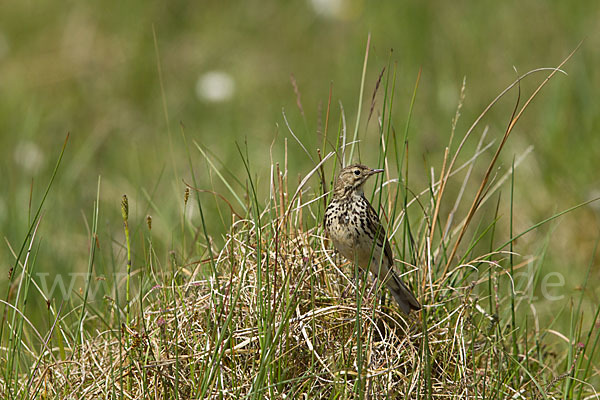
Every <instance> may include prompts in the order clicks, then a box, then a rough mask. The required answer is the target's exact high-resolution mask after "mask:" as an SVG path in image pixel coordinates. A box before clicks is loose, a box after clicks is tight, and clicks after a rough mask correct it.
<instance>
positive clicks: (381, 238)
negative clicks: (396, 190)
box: [367, 202, 394, 266]
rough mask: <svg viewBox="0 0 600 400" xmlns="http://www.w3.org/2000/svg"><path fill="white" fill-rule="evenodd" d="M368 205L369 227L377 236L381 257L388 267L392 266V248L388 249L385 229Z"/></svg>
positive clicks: (388, 243)
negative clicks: (381, 251)
mask: <svg viewBox="0 0 600 400" xmlns="http://www.w3.org/2000/svg"><path fill="white" fill-rule="evenodd" d="M367 204H368V205H369V207H368V209H367V216H368V220H369V221H370V224H371V226H372V227H373V229H374V231H375V234H376V235H377V244H378V245H380V246H382V247H383V256H384V257H385V260H386V261H387V263H388V265H389V266H392V265H393V264H394V255H393V254H392V248H391V247H390V242H389V241H388V239H387V236H386V234H385V228H384V227H383V225H381V221H380V219H379V216H378V215H377V212H376V211H375V209H374V208H373V206H372V205H371V203H369V202H367ZM377 262H379V261H377Z"/></svg>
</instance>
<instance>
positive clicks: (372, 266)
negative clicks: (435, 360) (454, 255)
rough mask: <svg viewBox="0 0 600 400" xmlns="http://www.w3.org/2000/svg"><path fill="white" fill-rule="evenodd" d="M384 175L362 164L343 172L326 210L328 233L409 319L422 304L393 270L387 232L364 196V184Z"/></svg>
mask: <svg viewBox="0 0 600 400" xmlns="http://www.w3.org/2000/svg"><path fill="white" fill-rule="evenodd" d="M383 171H384V170H383V169H371V168H369V167H367V166H365V165H362V164H352V165H349V166H347V167H345V168H343V169H342V170H341V171H340V173H339V175H338V177H337V178H336V180H335V185H334V187H333V196H332V198H331V201H330V202H329V205H328V206H327V209H326V210H325V231H326V233H327V235H328V236H329V239H330V240H331V242H332V243H333V245H334V247H335V248H336V249H337V251H338V252H339V253H340V254H341V255H342V256H344V257H345V258H346V259H348V260H349V261H356V263H357V264H358V266H359V267H361V268H362V269H367V268H368V269H369V270H370V271H371V272H372V273H373V275H374V276H375V277H376V278H377V279H380V280H382V281H383V284H384V285H385V287H387V288H388V289H389V290H390V292H391V293H392V296H393V297H394V299H395V300H396V302H397V303H398V306H399V307H400V309H401V310H402V312H404V313H405V314H407V315H408V314H410V312H411V311H412V310H420V309H421V304H420V303H419V301H418V300H417V298H416V297H415V295H414V294H413V293H412V291H411V290H410V288H409V287H408V286H407V285H406V284H405V283H404V282H402V280H401V279H400V276H399V275H398V272H397V271H396V269H395V268H394V257H393V254H392V249H391V247H390V243H389V242H388V239H387V237H386V233H385V229H384V228H383V226H382V225H381V221H380V220H379V216H378V215H377V212H376V211H375V210H374V209H373V206H372V205H371V203H369V201H368V200H367V199H366V197H365V193H364V184H365V182H366V181H367V180H368V179H369V178H370V177H371V176H373V175H375V174H378V173H381V172H383ZM382 252H383V256H382V254H381V253H382Z"/></svg>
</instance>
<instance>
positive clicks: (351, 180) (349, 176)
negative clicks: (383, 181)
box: [334, 164, 383, 196]
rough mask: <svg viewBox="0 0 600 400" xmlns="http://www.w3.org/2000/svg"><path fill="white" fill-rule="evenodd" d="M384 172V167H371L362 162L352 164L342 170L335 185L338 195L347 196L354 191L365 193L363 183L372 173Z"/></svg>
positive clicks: (335, 191)
mask: <svg viewBox="0 0 600 400" xmlns="http://www.w3.org/2000/svg"><path fill="white" fill-rule="evenodd" d="M379 172H383V170H382V169H371V168H369V167H367V166H365V165H362V164H352V165H349V166H347V167H345V168H343V169H342V170H341V171H340V174H339V175H338V177H337V179H336V181H335V187H334V194H335V195H336V196H345V195H347V194H348V193H352V192H354V191H356V192H358V193H359V194H362V193H363V185H364V184H365V182H366V181H367V179H369V177H370V176H371V175H374V174H377V173H379Z"/></svg>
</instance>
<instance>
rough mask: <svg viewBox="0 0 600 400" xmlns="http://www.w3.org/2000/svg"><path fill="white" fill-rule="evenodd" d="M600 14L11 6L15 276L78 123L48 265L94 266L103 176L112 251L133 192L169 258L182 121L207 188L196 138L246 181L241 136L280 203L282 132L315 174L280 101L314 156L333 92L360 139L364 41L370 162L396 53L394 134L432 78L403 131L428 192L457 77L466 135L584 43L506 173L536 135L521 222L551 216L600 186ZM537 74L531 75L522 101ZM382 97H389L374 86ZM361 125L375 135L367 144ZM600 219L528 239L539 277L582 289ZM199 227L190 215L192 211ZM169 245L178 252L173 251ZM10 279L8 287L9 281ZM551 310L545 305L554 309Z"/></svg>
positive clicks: (9, 184) (5, 111)
mask: <svg viewBox="0 0 600 400" xmlns="http://www.w3.org/2000/svg"><path fill="white" fill-rule="evenodd" d="M598 21H600V3H598V1H597V0H590V1H577V2H567V1H546V0H535V1H527V2H517V1H504V2H498V1H476V2H473V1H453V2H423V1H387V2H384V1H374V2H367V1H360V0H310V1H297V2H278V1H270V0H266V1H245V2H218V1H200V2H180V1H170V2H148V1H126V2H108V1H86V2H75V1H65V2H60V3H56V2H49V1H36V2H34V1H21V2H3V4H2V5H0V93H1V95H0V132H1V136H0V149H1V150H0V151H1V152H2V153H1V156H0V174H1V178H0V182H1V188H2V190H1V192H0V229H1V232H2V236H3V239H5V240H3V244H2V246H0V249H1V250H0V259H1V260H2V264H3V269H4V270H5V271H7V270H8V269H9V268H10V267H11V266H12V265H13V264H14V257H13V256H12V255H11V253H10V250H9V246H8V244H7V243H10V246H12V247H13V248H16V249H18V248H19V247H20V245H21V243H22V241H23V239H24V237H25V234H26V232H27V229H28V219H29V218H30V215H29V211H28V210H29V201H30V200H29V198H30V190H31V188H33V197H32V204H33V206H34V207H35V206H36V205H37V204H38V203H39V201H40V199H41V195H42V193H43V190H44V188H45V186H46V184H47V182H48V179H49V177H50V175H51V173H52V170H53V167H54V164H55V161H56V158H57V156H58V154H59V152H60V149H61V146H62V144H63V141H64V139H65V136H66V134H67V132H70V134H71V136H70V140H69V143H68V147H67V150H66V154H65V158H64V162H63V165H62V166H61V169H60V171H59V174H58V178H57V181H56V183H55V186H54V187H53V189H52V191H51V194H50V197H49V199H48V202H47V203H46V205H45V207H44V210H45V212H44V216H43V221H42V224H41V227H40V231H39V233H38V239H39V241H38V243H39V248H38V250H37V251H38V253H37V260H36V270H37V271H44V272H50V273H52V274H54V273H56V274H58V273H64V272H68V271H84V270H85V268H86V266H87V257H88V247H89V236H88V228H87V225H89V224H90V223H91V222H90V221H91V215H92V209H93V202H94V200H95V197H96V188H97V183H98V177H99V176H101V177H102V184H101V192H100V224H99V226H100V227H99V231H100V232H101V234H102V235H103V236H102V237H103V238H104V239H103V240H102V241H101V242H100V244H101V246H104V247H102V248H103V250H104V252H105V253H104V254H106V253H110V251H107V250H108V249H110V248H111V247H112V248H113V249H112V250H113V254H114V257H115V259H116V260H117V264H118V265H122V266H123V268H124V266H125V264H124V262H122V260H123V249H122V243H123V234H122V222H121V219H120V218H121V216H120V201H121V196H122V195H123V194H127V195H128V196H129V198H130V210H131V211H130V213H131V215H132V217H131V218H132V226H133V227H134V230H135V235H137V236H134V240H138V241H143V240H144V239H142V238H141V234H140V232H141V230H142V229H144V220H145V217H146V215H147V214H151V215H152V216H153V235H154V238H155V244H156V246H158V248H159V249H162V250H168V249H170V248H171V247H172V246H174V244H173V243H176V239H175V238H176V237H177V236H178V235H179V233H180V230H181V216H180V214H181V210H182V207H183V191H184V187H185V186H184V183H183V180H185V181H186V182H191V178H190V176H191V174H190V168H189V165H188V162H187V156H186V146H185V143H184V141H183V139H182V134H181V132H182V127H181V126H182V125H183V126H184V127H185V128H184V131H185V135H186V138H187V143H188V146H189V151H190V153H191V155H192V159H193V161H194V167H195V169H196V171H195V172H196V175H197V178H198V180H199V181H198V185H199V186H201V187H202V188H204V189H212V190H216V191H218V192H220V193H223V194H225V195H226V194H227V193H226V190H225V188H224V187H223V186H222V185H221V184H220V182H219V181H218V179H216V178H215V177H214V176H210V175H209V173H208V170H209V168H208V167H207V164H206V162H205V161H204V159H203V158H202V157H201V155H200V153H199V152H198V150H197V149H196V148H195V146H193V145H192V141H194V140H195V141H197V142H199V143H201V144H203V145H204V146H206V147H207V148H208V149H210V151H212V153H213V155H214V159H219V160H221V162H222V163H223V165H226V166H227V169H228V171H225V168H223V171H225V173H226V174H227V173H228V172H231V173H233V174H236V175H237V176H240V177H243V176H244V174H245V173H244V169H243V164H242V162H241V159H240V155H239V154H238V152H237V149H236V146H235V143H236V142H237V143H240V144H241V145H242V146H243V144H244V142H245V141H247V142H248V152H249V155H250V160H251V163H252V167H253V170H254V172H255V173H256V175H257V176H258V177H259V183H260V184H261V188H262V189H264V192H263V199H266V197H267V196H268V193H267V192H266V190H267V188H268V175H269V166H270V164H271V160H270V157H269V151H268V149H269V148H270V146H271V143H273V141H274V140H275V139H276V138H277V141H276V145H274V146H273V148H272V153H273V159H274V160H276V161H279V162H282V160H283V157H282V154H283V148H284V146H283V144H282V143H283V138H284V137H288V138H289V141H288V148H289V169H290V176H291V177H292V178H294V177H295V176H296V175H297V174H306V173H307V172H308V171H309V170H310V169H311V168H312V165H313V164H312V162H311V161H310V160H309V159H308V157H307V156H305V155H304V153H303V152H302V151H301V149H300V148H299V146H297V145H296V143H295V141H294V140H293V139H292V138H291V136H290V135H289V133H288V131H287V128H286V127H285V123H284V121H283V117H282V109H284V110H285V112H286V115H287V117H288V119H289V121H290V125H291V126H292V128H293V129H295V131H296V133H298V135H299V136H301V140H302V141H303V142H304V143H305V144H306V145H307V147H309V148H310V149H315V148H317V147H320V146H321V142H322V138H321V137H319V136H318V135H317V133H316V132H317V130H318V128H319V124H320V123H321V124H322V121H323V118H324V117H323V113H324V109H325V108H326V105H327V99H328V93H329V88H330V83H332V85H333V86H332V87H333V97H332V106H333V113H332V121H333V122H332V125H331V129H332V132H335V130H337V126H338V124H337V122H338V119H339V105H338V104H339V102H342V103H343V106H344V110H345V114H346V119H347V122H348V130H349V132H353V130H354V121H355V120H356V112H357V103H358V94H359V88H360V78H361V71H362V65H363V59H364V52H365V45H366V41H367V36H368V34H369V32H370V33H371V35H372V39H371V50H370V55H369V64H368V70H367V76H366V84H365V99H364V102H363V112H364V117H363V122H362V126H361V131H360V132H361V137H369V138H370V139H368V140H367V139H365V140H364V141H363V143H362V144H361V156H362V159H363V161H364V162H365V163H371V164H372V163H373V162H376V160H377V154H378V147H377V146H378V144H377V143H378V142H377V137H376V135H375V134H374V133H375V132H376V126H375V124H374V123H373V121H371V123H370V125H369V129H367V130H365V123H366V114H367V112H368V109H369V103H370V99H371V95H372V93H373V89H374V87H375V83H376V81H377V77H378V76H379V73H380V72H381V70H382V68H384V67H386V66H387V65H388V60H391V61H392V65H394V63H396V64H395V65H396V72H397V78H396V94H395V103H394V114H393V118H394V121H395V122H394V127H395V129H396V130H397V131H398V132H403V130H404V126H405V123H406V117H407V115H408V108H409V104H410V98H411V95H412V92H413V88H414V85H415V81H416V79H417V75H418V72H419V70H420V69H421V80H420V85H419V88H418V93H417V100H416V104H415V108H414V111H413V114H412V121H411V128H410V146H411V150H410V152H411V155H412V156H411V157H412V162H413V163H414V165H415V166H416V167H412V169H411V170H412V171H413V172H414V173H415V175H416V178H415V181H414V182H415V190H416V189H417V188H418V189H419V190H420V189H422V188H425V187H426V182H427V178H428V175H429V171H428V170H427V169H426V168H425V167H424V161H423V160H424V159H425V160H426V162H425V164H426V165H430V166H435V168H436V173H437V174H439V168H440V165H441V160H442V156H443V151H444V147H445V146H446V145H447V142H448V137H449V134H450V129H451V121H452V118H453V116H454V114H455V111H456V107H457V104H458V99H459V93H460V88H461V85H462V81H463V78H464V77H466V82H467V86H466V100H465V103H464V106H463V108H462V110H461V114H462V116H461V119H460V121H459V123H458V127H457V135H458V136H462V134H463V133H464V132H465V130H466V129H467V128H468V127H469V126H470V124H471V123H472V122H473V120H474V119H475V118H476V117H477V115H479V113H480V112H481V111H482V110H483V109H484V108H485V106H486V105H487V104H488V103H489V102H490V101H491V100H492V99H493V98H494V97H495V96H496V95H497V94H498V93H499V92H500V91H501V90H503V89H504V88H505V87H506V86H507V85H508V84H509V83H511V82H512V81H513V80H514V79H515V77H516V75H517V73H516V72H515V68H516V70H517V71H518V72H519V73H524V72H526V71H528V70H530V69H533V68H538V67H553V66H556V65H558V64H559V63H560V61H562V60H563V59H564V58H565V57H566V56H567V55H568V54H569V53H570V52H571V51H572V50H573V49H574V48H575V47H576V46H577V44H578V43H579V42H580V41H581V40H584V39H585V40H584V42H583V45H582V46H581V48H580V49H579V51H578V52H577V53H576V54H575V56H574V57H573V59H572V60H571V61H569V63H568V64H567V65H566V66H565V67H564V69H565V71H566V72H568V74H569V75H568V76H562V75H561V76H557V77H555V79H554V80H553V81H552V82H551V83H550V84H549V85H548V86H547V87H546V88H545V89H544V90H543V92H542V94H541V96H539V97H538V98H537V99H536V100H535V101H534V103H533V104H532V106H531V107H530V108H529V109H528V110H527V112H526V114H525V116H524V117H523V118H522V120H521V121H520V122H519V124H518V125H517V128H516V130H515V131H514V133H513V136H512V137H511V138H510V140H509V145H508V149H507V151H506V152H505V153H504V154H503V156H502V159H501V162H500V164H501V165H502V166H503V167H504V168H506V167H507V166H510V163H511V162H512V158H513V156H514V155H518V154H521V153H522V152H523V151H525V149H526V148H527V147H528V146H530V145H533V146H534V151H533V153H532V154H530V155H529V157H528V158H527V160H526V161H525V163H524V164H523V168H521V169H520V170H519V171H518V172H517V175H516V179H515V184H516V194H515V203H516V204H517V205H518V207H517V209H516V210H515V225H516V226H515V231H521V230H523V229H525V228H527V227H528V226H530V225H532V224H534V223H535V222H538V221H540V220H542V219H544V218H546V217H548V216H550V215H552V214H553V213H555V212H557V211H560V210H563V209H566V208H568V207H570V206H572V205H574V204H577V203H580V202H583V201H585V200H588V199H591V198H594V197H598V196H600V176H599V174H598V159H599V153H600V134H599V132H598V130H599V128H600V125H599V120H600V113H598V104H597V102H596V99H597V96H598V92H599V90H600V75H599V70H600V68H599V66H600V51H599V50H598V49H600V30H599V29H598V28H599V25H598ZM153 30H154V31H155V34H156V47H157V49H158V59H159V61H160V68H161V71H162V74H159V72H158V69H159V68H158V63H157V52H156V49H155V41H154V35H153ZM392 50H393V51H392ZM391 51H392V52H391ZM290 74H293V75H294V77H295V80H296V82H297V85H298V88H299V92H300V94H301V101H302V106H303V110H304V112H305V118H303V117H302V115H301V112H300V110H299V109H298V107H297V106H296V94H295V93H294V89H293V87H292V84H291V82H290ZM543 76H544V75H541V74H538V75H535V76H534V77H532V78H531V79H528V80H527V81H525V82H524V83H523V86H522V90H523V93H524V96H525V94H526V93H530V92H531V90H532V89H533V88H535V86H536V85H537V84H538V83H539V82H540V81H541V80H542V79H543ZM161 78H162V84H163V87H164V97H163V91H162V90H161ZM515 100H516V92H512V93H511V94H510V95H509V96H508V97H507V98H506V99H505V100H504V101H503V102H501V104H499V106H498V107H497V108H495V109H494V111H493V112H492V113H490V114H489V115H488V116H487V117H486V119H485V121H484V123H485V124H488V125H489V126H490V133H489V135H490V136H489V138H490V139H491V138H496V139H498V138H499V137H500V136H501V134H502V133H503V132H504V129H505V127H506V124H507V122H508V120H509V118H510V115H511V112H512V109H513V107H514V103H515ZM378 101H379V103H378V104H379V105H381V96H379V97H378ZM163 102H164V103H163ZM165 106H166V111H167V113H168V122H166V119H165V112H164V111H165ZM319 110H320V111H319ZM365 132H366V133H365ZM368 132H372V133H373V134H371V135H370V136H368V135H367V134H368ZM479 132H481V129H479ZM478 136H479V133H477V137H478ZM476 141H477V139H474V141H473V143H470V146H474V145H475V144H476ZM329 150H331V148H329V149H327V151H329ZM217 165H222V164H220V163H218V164H217ZM331 167H332V165H330V166H329V167H328V168H331ZM419 168H421V169H423V171H422V172H419ZM226 176H227V177H228V179H232V178H231V175H226ZM419 178H420V179H421V181H419ZM242 181H243V178H242ZM294 181H295V180H294V179H290V182H291V183H293V182H294ZM238 189H240V191H241V188H238ZM203 196H204V197H203V199H204V200H205V206H206V212H207V218H208V220H209V221H210V222H211V225H210V232H209V233H210V234H211V235H213V236H214V237H216V238H217V239H216V241H217V243H218V238H219V237H220V236H221V235H222V234H223V232H224V231H225V229H226V225H227V222H228V221H227V220H225V221H224V222H223V221H221V218H220V217H219V216H218V215H217V212H216V204H217V201H215V200H214V199H213V198H212V197H210V196H209V195H208V194H203ZM449 201H450V200H449ZM452 201H453V199H452ZM220 205H221V206H222V205H223V204H222V203H221V204H220ZM599 216H600V204H598V203H594V204H591V205H589V206H586V207H583V208H582V209H579V210H577V211H576V212H574V213H572V214H569V215H568V216H566V217H564V218H562V219H561V220H560V222H559V223H558V224H553V227H545V228H544V229H542V231H541V233H539V235H538V234H532V235H529V236H527V238H528V239H527V241H528V242H530V243H532V244H533V245H534V246H533V247H532V250H531V251H532V252H535V251H536V250H535V249H536V248H538V247H539V246H541V245H542V244H543V243H542V242H543V239H544V238H545V234H546V233H547V232H549V230H552V229H553V232H552V236H551V239H550V249H551V250H550V252H549V254H550V255H551V256H552V257H551V259H549V260H548V261H547V267H546V268H548V270H550V271H551V270H556V271H562V272H566V271H568V273H566V274H565V276H566V278H567V282H566V286H565V288H564V291H565V292H564V293H566V294H567V295H568V296H571V295H573V294H576V292H575V291H574V290H575V289H577V286H578V285H579V284H580V283H581V281H582V279H583V275H584V273H585V270H586V268H587V265H588V262H589V259H590V257H591V256H592V249H593V246H594V243H595V240H596V238H597V237H598V233H599V223H598V218H599ZM192 218H196V221H197V215H194V216H192ZM524 250H527V249H524ZM159 254H162V256H163V257H164V258H165V259H166V258H167V255H166V254H167V252H166V251H163V252H162V253H160V251H159ZM105 257H108V256H105ZM134 257H135V255H134ZM137 257H138V259H139V257H140V256H139V255H137ZM105 262H106V263H110V261H105ZM134 263H135V261H134ZM598 265H599V264H598V261H596V262H595V268H593V269H592V275H593V276H592V279H593V282H595V283H598V282H600V272H599V271H598V268H597V267H598ZM573 272H576V273H573ZM0 279H2V282H3V283H2V289H5V287H6V284H5V283H6V273H4V274H2V278H0ZM597 286H598V285H593V286H592V288H591V289H589V293H587V294H586V297H587V298H588V299H589V300H590V304H594V303H597V300H598V298H597V296H598V294H599V291H598V290H597V289H595V288H596V287H597ZM76 288H77V287H76ZM3 293H4V290H3ZM542 307H543V306H542ZM554 307H556V306H555V305H552V304H548V305H547V308H548V311H550V312H552V310H553V309H554Z"/></svg>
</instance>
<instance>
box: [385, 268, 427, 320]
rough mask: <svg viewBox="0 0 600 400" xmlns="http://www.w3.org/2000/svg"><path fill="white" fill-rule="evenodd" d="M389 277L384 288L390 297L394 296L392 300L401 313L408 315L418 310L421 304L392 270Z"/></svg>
mask: <svg viewBox="0 0 600 400" xmlns="http://www.w3.org/2000/svg"><path fill="white" fill-rule="evenodd" d="M390 275H391V276H390V277H389V278H388V280H387V282H386V286H387V288H388V289H389V290H390V292H391V293H392V296H394V300H396V303H398V305H399V306H400V309H401V310H402V312H404V313H405V314H410V312H411V311H412V310H420V309H421V304H420V303H419V301H418V300H417V298H416V297H415V295H414V294H413V292H412V291H411V290H410V289H409V287H408V286H406V284H404V282H402V280H400V277H399V276H398V275H396V273H395V272H394V271H393V270H390Z"/></svg>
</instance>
